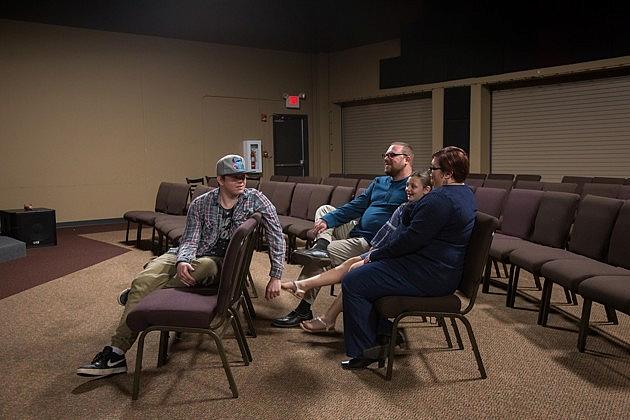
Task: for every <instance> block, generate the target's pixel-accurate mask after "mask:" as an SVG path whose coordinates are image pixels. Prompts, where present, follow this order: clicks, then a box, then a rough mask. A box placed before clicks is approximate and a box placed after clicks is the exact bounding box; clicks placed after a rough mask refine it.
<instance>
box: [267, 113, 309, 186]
mask: <svg viewBox="0 0 630 420" xmlns="http://www.w3.org/2000/svg"><path fill="white" fill-rule="evenodd" d="M273 155H274V165H273V166H274V168H273V169H274V173H273V174H274V175H289V176H307V175H308V117H307V116H306V115H280V114H274V116H273Z"/></svg>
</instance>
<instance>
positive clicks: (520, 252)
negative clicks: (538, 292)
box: [509, 243, 587, 274]
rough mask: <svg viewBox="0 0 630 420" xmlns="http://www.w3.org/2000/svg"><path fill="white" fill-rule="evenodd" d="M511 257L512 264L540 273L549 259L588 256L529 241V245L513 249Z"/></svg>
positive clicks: (571, 258) (574, 258)
mask: <svg viewBox="0 0 630 420" xmlns="http://www.w3.org/2000/svg"><path fill="white" fill-rule="evenodd" d="M509 259H510V262H511V263H512V264H515V265H517V266H519V267H521V268H523V269H525V270H527V271H529V272H530V273H533V274H538V273H540V267H542V265H543V264H545V263H548V262H549V261H553V260H560V259H563V260H576V259H577V260H579V259H587V258H586V257H584V256H582V255H579V254H574V253H573V252H570V251H567V250H565V249H560V248H553V247H550V246H544V245H538V244H534V243H529V244H528V245H527V246H523V247H520V248H517V249H515V250H514V251H512V252H511V253H510V255H509Z"/></svg>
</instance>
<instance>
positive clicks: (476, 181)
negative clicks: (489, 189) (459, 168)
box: [465, 178, 484, 189]
mask: <svg viewBox="0 0 630 420" xmlns="http://www.w3.org/2000/svg"><path fill="white" fill-rule="evenodd" d="M483 181H484V180H483V179H481V178H466V181H465V184H466V185H468V186H470V187H473V188H475V189H477V188H479V187H483Z"/></svg>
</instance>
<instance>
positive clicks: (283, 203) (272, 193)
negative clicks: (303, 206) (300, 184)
mask: <svg viewBox="0 0 630 420" xmlns="http://www.w3.org/2000/svg"><path fill="white" fill-rule="evenodd" d="M258 189H259V191H260V192H261V193H263V194H264V195H265V197H267V198H268V199H269V201H271V203H272V204H273V205H274V206H275V207H276V212H277V213H278V215H285V216H286V215H287V214H289V208H290V207H291V197H293V190H294V189H295V184H294V183H293V182H278V181H260V185H259V186H258Z"/></svg>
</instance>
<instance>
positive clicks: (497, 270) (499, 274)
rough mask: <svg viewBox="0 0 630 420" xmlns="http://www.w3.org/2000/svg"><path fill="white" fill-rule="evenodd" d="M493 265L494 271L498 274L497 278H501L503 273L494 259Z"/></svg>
mask: <svg viewBox="0 0 630 420" xmlns="http://www.w3.org/2000/svg"><path fill="white" fill-rule="evenodd" d="M492 264H493V265H494V271H495V273H497V278H501V271H499V263H497V260H495V259H494V258H493V259H492Z"/></svg>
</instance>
